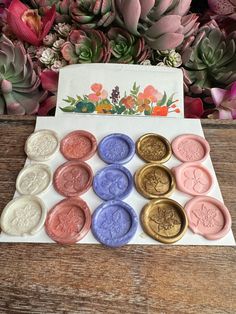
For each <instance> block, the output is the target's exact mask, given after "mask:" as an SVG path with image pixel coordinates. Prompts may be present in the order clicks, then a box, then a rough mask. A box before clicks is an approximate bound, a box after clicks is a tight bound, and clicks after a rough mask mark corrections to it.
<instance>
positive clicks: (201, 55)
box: [182, 21, 236, 94]
mask: <svg viewBox="0 0 236 314" xmlns="http://www.w3.org/2000/svg"><path fill="white" fill-rule="evenodd" d="M182 61H183V66H184V69H185V70H184V74H185V82H187V83H188V85H189V90H190V91H191V92H193V93H196V94H200V93H202V92H204V91H206V92H207V91H208V90H209V88H211V87H225V86H227V85H229V84H231V83H232V82H234V81H235V80H236V38H234V37H233V36H232V35H228V36H227V35H225V33H224V32H222V31H221V30H220V29H219V27H218V25H217V24H216V23H215V22H214V21H212V22H210V23H208V24H206V25H204V26H203V27H201V28H200V29H199V31H198V33H197V35H196V38H194V39H192V40H189V41H187V42H186V44H185V46H184V50H183V54H182Z"/></svg>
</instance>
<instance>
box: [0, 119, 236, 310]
mask: <svg viewBox="0 0 236 314" xmlns="http://www.w3.org/2000/svg"><path fill="white" fill-rule="evenodd" d="M34 125H35V118H34V117H11V116H0V144H1V145H0V210H1V209H2V208H4V206H5V205H6V203H7V202H8V201H10V200H11V199H12V196H13V193H14V190H15V180H16V177H17V174H18V172H19V171H20V169H21V168H22V167H23V165H24V161H25V155H24V152H23V147H24V143H25V140H26V138H27V137H28V136H29V135H30V133H32V132H33V130H34ZM202 125H203V129H204V132H205V136H206V138H207V140H208V141H209V143H210V146H211V157H212V161H213V164H214V167H215V170H216V174H217V177H218V180H219V184H220V187H221V191H222V194H223V197H224V200H225V203H226V205H227V206H228V208H229V209H230V212H231V215H232V220H233V227H232V228H233V232H234V235H236V199H235V198H236V188H235V186H236V122H230V121H226V122H225V121H206V120H205V121H202ZM0 313H124V314H126V313H168V314H169V313H220V314H221V313H234V314H235V313H236V250H235V248H234V247H213V246H211V247H206V246H200V247H191V246H188V247H187V246H186V247H185V246H140V245H130V246H128V245H127V246H125V247H123V248H119V249H108V248H105V247H103V246H101V245H71V246H62V245H56V244H7V243H4V244H1V245H0Z"/></svg>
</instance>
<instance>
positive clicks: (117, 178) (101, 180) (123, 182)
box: [93, 164, 133, 201]
mask: <svg viewBox="0 0 236 314" xmlns="http://www.w3.org/2000/svg"><path fill="white" fill-rule="evenodd" d="M132 188H133V177H132V175H131V173H130V172H129V170H128V169H127V168H125V167H123V166H121V165H118V164H113V165H109V166H107V167H105V168H103V169H101V170H99V171H98V172H97V173H96V175H95V176H94V180H93V189H94V191H95V193H96V194H97V195H98V196H99V197H100V198H102V199H103V200H105V201H108V200H112V199H124V198H125V197H127V196H128V195H129V194H130V192H131V190H132Z"/></svg>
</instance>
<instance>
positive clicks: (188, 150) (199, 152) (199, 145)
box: [171, 134, 210, 162]
mask: <svg viewBox="0 0 236 314" xmlns="http://www.w3.org/2000/svg"><path fill="white" fill-rule="evenodd" d="M171 146H172V150H173V153H174V155H175V157H176V158H178V159H179V160H181V161H183V162H185V161H189V162H191V161H204V160H205V159H206V158H207V156H208V155H209V152H210V146H209V144H208V142H207V141H206V140H205V139H204V138H203V137H201V136H198V135H195V134H184V135H179V136H177V137H176V138H175V139H174V140H173V141H172V143H171Z"/></svg>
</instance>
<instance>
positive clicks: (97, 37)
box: [61, 29, 111, 64]
mask: <svg viewBox="0 0 236 314" xmlns="http://www.w3.org/2000/svg"><path fill="white" fill-rule="evenodd" d="M110 50H111V49H110V44H109V41H108V39H107V38H106V36H105V35H104V33H103V32H101V31H98V30H94V29H88V30H73V31H72V32H71V33H70V35H69V41H67V42H66V43H65V44H64V45H63V46H62V49H61V53H62V56H63V58H64V59H65V60H66V61H68V62H69V63H70V64H73V63H94V62H109V60H110V55H111V51H110Z"/></svg>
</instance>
